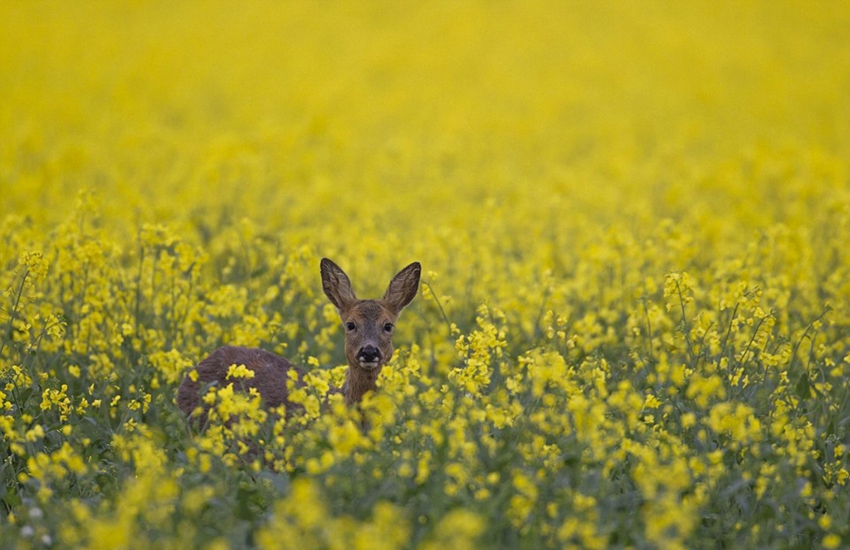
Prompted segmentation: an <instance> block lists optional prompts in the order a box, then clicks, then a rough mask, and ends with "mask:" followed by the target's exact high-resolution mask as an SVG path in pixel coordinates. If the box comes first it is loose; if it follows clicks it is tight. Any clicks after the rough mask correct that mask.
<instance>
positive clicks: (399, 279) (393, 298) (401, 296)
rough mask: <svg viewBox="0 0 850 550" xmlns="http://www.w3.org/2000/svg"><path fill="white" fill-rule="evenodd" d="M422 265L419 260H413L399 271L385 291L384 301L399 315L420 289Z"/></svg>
mask: <svg viewBox="0 0 850 550" xmlns="http://www.w3.org/2000/svg"><path fill="white" fill-rule="evenodd" d="M421 273H422V266H421V265H420V264H419V262H413V263H412V264H410V265H409V266H407V267H405V268H404V269H402V270H401V271H399V272H398V275H396V276H395V277H393V280H392V281H390V286H389V288H387V291H386V292H385V293H384V299H383V301H384V303H385V304H386V306H387V308H388V309H389V310H390V311H392V312H393V314H395V315H398V314H399V312H400V311H401V310H402V309H403V308H404V306H406V305H407V304H409V303H410V302H411V300H413V298H414V297H415V296H416V292H417V291H418V290H419V276H420V275H421Z"/></svg>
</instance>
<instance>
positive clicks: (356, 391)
mask: <svg viewBox="0 0 850 550" xmlns="http://www.w3.org/2000/svg"><path fill="white" fill-rule="evenodd" d="M380 372H381V369H374V370H370V371H367V370H365V369H362V368H360V367H359V366H355V365H349V366H348V370H347V371H346V372H345V383H344V384H343V385H342V394H343V395H344V396H345V403H346V405H353V404H355V403H359V402H360V400H362V399H363V395H364V394H365V393H366V392H367V391H370V390H372V391H374V390H375V389H376V388H377V387H378V386H377V380H378V374H380Z"/></svg>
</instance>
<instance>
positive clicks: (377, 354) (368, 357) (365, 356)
mask: <svg viewBox="0 0 850 550" xmlns="http://www.w3.org/2000/svg"><path fill="white" fill-rule="evenodd" d="M357 359H359V360H360V361H363V362H364V363H374V362H375V361H380V360H381V351H380V350H379V349H378V348H376V347H375V346H373V345H372V344H367V345H365V346H363V347H362V348H360V353H358V354H357Z"/></svg>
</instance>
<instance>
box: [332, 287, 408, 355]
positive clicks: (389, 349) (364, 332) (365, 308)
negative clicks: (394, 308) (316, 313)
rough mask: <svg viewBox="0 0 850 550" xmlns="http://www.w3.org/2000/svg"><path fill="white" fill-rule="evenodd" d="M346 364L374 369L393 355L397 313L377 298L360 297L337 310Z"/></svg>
mask: <svg viewBox="0 0 850 550" xmlns="http://www.w3.org/2000/svg"><path fill="white" fill-rule="evenodd" d="M340 317H341V318H342V326H343V329H344V330H345V357H346V358H347V359H348V364H349V365H352V366H358V367H360V368H362V369H365V370H368V371H373V370H376V369H380V368H381V367H383V366H384V364H386V362H387V361H389V360H390V358H391V357H392V356H393V342H392V338H393V330H394V329H395V322H396V318H397V316H396V315H393V313H392V312H391V311H390V310H389V309H388V308H387V307H386V306H385V305H384V304H382V303H381V302H380V301H377V300H360V301H358V302H356V303H355V304H354V305H353V306H352V307H350V308H348V309H347V310H345V311H342V312H340Z"/></svg>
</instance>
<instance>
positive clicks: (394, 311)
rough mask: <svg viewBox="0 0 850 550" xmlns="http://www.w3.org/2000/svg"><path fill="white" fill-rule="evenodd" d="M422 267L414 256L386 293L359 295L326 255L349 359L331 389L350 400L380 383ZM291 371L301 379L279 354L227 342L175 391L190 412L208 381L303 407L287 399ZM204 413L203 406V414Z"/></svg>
mask: <svg viewBox="0 0 850 550" xmlns="http://www.w3.org/2000/svg"><path fill="white" fill-rule="evenodd" d="M421 272H422V268H421V266H420V265H419V262H414V263H412V264H410V265H409V266H407V267H405V268H404V269H402V270H401V271H400V272H399V273H398V274H397V275H396V276H395V277H393V279H392V281H390V285H389V287H388V288H387V291H386V292H385V293H384V296H383V298H381V299H380V300H360V299H358V298H357V296H356V295H355V294H354V291H353V290H352V288H351V281H350V280H349V279H348V276H347V275H346V274H345V272H344V271H343V270H342V269H340V267H339V266H338V265H336V264H335V263H333V262H332V261H330V260H328V259H327V258H325V259H322V262H321V274H322V289H323V290H324V292H325V295H327V297H328V299H329V300H330V301H331V303H332V304H333V305H334V306H336V308H337V311H338V312H339V316H340V319H341V320H342V323H343V328H344V330H345V357H346V358H347V359H348V370H347V371H346V373H345V383H344V384H343V385H342V388H341V389H339V390H331V393H337V392H340V391H341V393H342V394H343V396H344V398H345V402H346V404H348V405H351V404H354V403H358V402H359V401H360V400H361V399H362V398H363V395H364V394H365V393H366V392H367V391H369V390H374V389H375V388H376V381H377V379H378V374H380V372H381V369H382V368H383V366H384V365H385V364H386V363H387V361H389V360H390V358H391V357H392V355H393V346H392V335H393V331H394V330H395V323H396V320H397V319H398V314H399V312H401V310H402V309H403V308H404V307H405V306H406V305H407V304H409V303H410V302H411V300H413V298H414V297H415V296H416V293H417V291H418V289H419V276H420V273H421ZM231 365H245V367H247V368H248V369H250V370H252V371H253V372H254V377H253V378H250V379H247V380H244V379H239V380H238V381H237V380H233V379H231V378H230V377H228V374H227V373H228V370H229V369H230V367H231ZM290 371H295V372H296V373H297V374H298V376H297V379H298V381H299V383H301V382H300V381H301V380H302V377H303V375H304V371H303V369H301V368H299V367H296V366H294V365H292V364H291V363H290V362H289V361H288V360H286V359H284V358H283V357H280V356H279V355H275V354H274V353H271V352H268V351H265V350H261V349H256V348H244V347H236V346H224V347H221V348H219V349H217V350H215V351H214V352H213V353H211V354H210V355H209V356H208V357H207V358H206V359H204V360H203V361H201V362H200V363H198V365H197V366H196V367H195V372H196V374H192V373H189V374H187V375H186V377H185V378H184V379H183V382H182V383H181V384H180V388H179V389H178V392H177V405H178V406H179V407H180V409H181V410H182V411H183V412H184V413H185V414H186V415H187V416H190V415H192V413H193V412H194V411H195V410H196V409H197V407H198V406H199V405H200V404H201V395H200V394H201V391H202V389H203V388H204V387H205V386H207V385H210V384H217V385H218V386H219V387H225V386H227V385H228V384H230V383H233V385H234V388H240V389H242V390H243V391H249V389H250V388H256V390H257V391H258V392H259V394H260V396H261V397H262V399H263V402H264V405H265V406H266V407H268V408H275V407H278V406H280V405H285V406H286V410H287V411H289V412H292V411H293V410H296V409H299V408H300V407H299V406H298V405H295V404H293V403H290V402H289V399H288V390H287V385H286V382H287V380H288V379H289V373H290ZM205 416H206V411H203V414H202V418H203V417H205Z"/></svg>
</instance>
